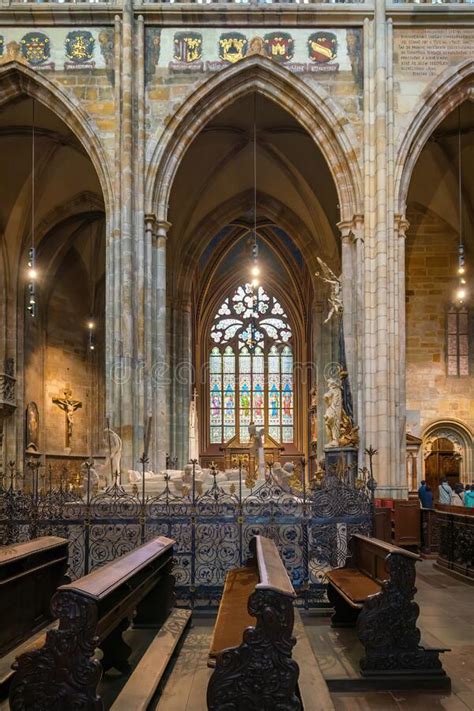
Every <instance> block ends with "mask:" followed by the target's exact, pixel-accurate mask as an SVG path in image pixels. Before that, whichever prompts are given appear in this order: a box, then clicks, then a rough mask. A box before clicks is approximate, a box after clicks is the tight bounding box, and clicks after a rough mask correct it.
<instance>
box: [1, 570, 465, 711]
mask: <svg viewBox="0 0 474 711" xmlns="http://www.w3.org/2000/svg"><path fill="white" fill-rule="evenodd" d="M417 587H418V595H417V600H418V602H419V604H420V607H421V608H422V613H421V615H420V628H421V631H422V637H423V640H424V641H425V642H426V643H427V644H429V645H431V646H435V647H450V648H451V652H449V653H446V654H444V655H443V665H444V668H445V670H446V672H447V673H448V674H449V676H450V677H451V680H452V692H451V694H446V693H445V692H442V693H418V692H399V693H395V692H371V693H337V694H336V693H333V694H332V699H333V702H334V705H335V708H336V711H372V710H373V711H385V709H386V710H387V711H392V710H397V709H398V710H400V709H402V710H403V711H418V709H419V710H420V711H441V710H445V711H467V710H468V709H471V711H474V609H473V607H474V606H473V603H474V587H472V586H470V585H467V584H465V583H462V582H458V581H457V580H455V579H453V578H451V577H450V576H448V575H446V574H445V573H442V572H440V571H438V570H436V569H435V568H433V564H432V562H431V561H423V562H421V563H419V564H418V566H417ZM302 618H303V621H304V624H305V628H306V631H307V634H308V637H309V639H310V642H311V644H312V646H313V649H314V651H315V654H316V655H317V658H318V660H319V663H320V667H321V670H322V672H323V675H324V676H325V677H336V676H337V677H340V676H352V675H353V674H354V673H355V672H354V670H355V668H356V665H357V660H358V658H359V657H360V649H359V648H358V643H357V642H356V641H355V639H354V634H353V631H351V630H343V629H342V630H333V629H331V627H330V620H329V617H328V616H327V615H320V614H312V615H302ZM213 624H214V618H213V617H211V616H198V615H195V616H194V618H193V623H192V627H191V628H190V630H189V632H188V634H187V636H186V638H185V640H184V642H183V644H182V647H181V649H180V651H179V654H178V655H177V657H176V659H175V662H174V665H173V667H172V668H171V669H170V671H169V673H168V676H167V677H166V678H165V679H164V681H163V683H162V691H161V694H160V695H159V697H158V701H157V703H156V705H155V708H156V709H157V711H206V688H207V682H208V680H209V676H210V674H211V670H210V669H208V667H207V666H206V662H207V652H208V649H209V644H210V639H211V634H212V628H213ZM126 634H127V635H133V636H135V635H137V638H136V639H135V645H134V653H133V658H132V659H131V662H132V666H134V665H135V663H136V662H137V661H138V660H139V658H140V656H141V655H142V654H143V652H144V651H145V649H146V646H147V645H148V644H149V642H150V633H149V632H145V633H144V632H143V631H130V632H127V633H126ZM137 643H138V644H137ZM125 681H126V679H125V678H124V677H120V676H119V675H118V674H117V675H114V674H107V676H106V679H105V684H104V683H103V684H102V685H101V690H100V691H101V694H102V696H103V699H104V702H105V704H104V705H105V708H108V707H109V706H110V704H111V702H112V699H113V698H114V697H115V696H116V694H117V693H118V692H119V691H120V689H121V688H122V686H123V685H124V683H125ZM317 708H318V707H317V702H315V706H314V711H317ZM7 709H8V704H7V703H5V702H3V703H1V702H0V711H6V710H7ZM130 711H133V710H132V709H131V710H130ZM306 711H308V710H307V709H306ZM311 711H313V710H312V709H311Z"/></svg>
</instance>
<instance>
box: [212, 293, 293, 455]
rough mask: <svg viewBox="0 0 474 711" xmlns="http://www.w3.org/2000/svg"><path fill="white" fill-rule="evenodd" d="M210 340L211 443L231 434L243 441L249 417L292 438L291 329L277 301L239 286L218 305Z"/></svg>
mask: <svg viewBox="0 0 474 711" xmlns="http://www.w3.org/2000/svg"><path fill="white" fill-rule="evenodd" d="M210 342H211V346H210V356H209V394H210V395H209V396H210V410H209V429H210V444H224V443H225V442H228V441H229V440H230V439H231V438H232V437H234V436H235V435H236V434H238V436H239V440H240V442H242V443H245V442H248V441H249V438H250V437H249V425H250V424H251V423H252V422H253V423H254V424H255V425H257V427H263V428H264V429H265V432H268V434H269V435H270V436H271V437H272V438H273V439H274V440H276V441H277V442H279V443H283V444H289V443H292V442H293V441H294V379H293V351H292V330H291V326H290V323H289V320H288V316H287V314H286V312H285V310H284V308H283V307H282V305H281V303H280V302H279V301H278V300H277V299H276V298H275V297H274V296H273V295H271V294H269V293H267V292H266V291H265V290H264V289H263V287H261V286H260V287H258V289H255V290H254V289H253V287H252V286H251V285H250V284H242V285H239V286H238V287H237V288H236V289H235V291H234V292H233V293H231V294H229V295H228V296H227V297H226V298H225V299H224V301H223V302H222V304H221V305H220V307H219V309H218V310H217V313H216V315H215V317H214V320H213V323H212V326H211V332H210Z"/></svg>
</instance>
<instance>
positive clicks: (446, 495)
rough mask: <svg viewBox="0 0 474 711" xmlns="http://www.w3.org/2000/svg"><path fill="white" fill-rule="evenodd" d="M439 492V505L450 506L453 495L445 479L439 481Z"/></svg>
mask: <svg viewBox="0 0 474 711" xmlns="http://www.w3.org/2000/svg"><path fill="white" fill-rule="evenodd" d="M438 492H439V503H440V504H450V503H451V496H452V495H453V490H452V489H451V487H450V486H449V484H448V480H447V479H446V477H444V478H443V479H441V482H440V485H439V487H438Z"/></svg>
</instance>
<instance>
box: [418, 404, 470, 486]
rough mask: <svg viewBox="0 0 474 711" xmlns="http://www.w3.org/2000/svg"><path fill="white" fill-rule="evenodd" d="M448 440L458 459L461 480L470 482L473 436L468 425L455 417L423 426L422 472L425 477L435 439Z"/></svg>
mask: <svg viewBox="0 0 474 711" xmlns="http://www.w3.org/2000/svg"><path fill="white" fill-rule="evenodd" d="M443 439H445V440H449V441H450V442H451V444H452V447H453V453H454V454H455V455H456V456H458V457H459V459H460V467H459V470H460V474H461V480H462V481H463V482H464V483H467V484H468V483H470V482H471V478H472V466H473V445H474V438H473V435H472V432H471V430H470V429H469V427H468V426H467V425H466V424H464V422H461V421H460V420H455V419H452V418H451V419H442V420H436V421H435V422H431V423H430V424H429V425H428V426H427V427H425V429H424V431H423V435H422V441H423V465H424V471H423V474H424V476H425V478H426V468H425V467H426V460H427V459H428V457H429V456H430V455H431V454H432V453H433V451H434V448H435V443H436V441H437V440H443Z"/></svg>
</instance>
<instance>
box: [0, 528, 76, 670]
mask: <svg viewBox="0 0 474 711" xmlns="http://www.w3.org/2000/svg"><path fill="white" fill-rule="evenodd" d="M67 561H68V542H67V540H66V539H64V538H56V537H55V536H45V537H43V538H36V539H34V540H32V541H28V542H27V543H18V544H15V545H11V546H2V547H1V548H0V609H1V610H3V611H4V614H3V615H2V624H1V625H0V655H1V656H3V655H4V654H6V653H7V652H9V651H10V650H11V649H13V647H15V646H17V645H18V644H21V643H22V642H23V641H24V640H25V639H27V638H28V637H30V636H31V635H33V634H34V633H35V632H36V631H37V630H38V629H40V628H41V627H43V626H45V625H46V624H47V623H48V622H50V621H51V620H52V616H51V611H50V604H51V598H52V597H53V595H54V593H55V592H56V589H57V587H58V586H59V585H61V583H63V582H65V574H66V570H67Z"/></svg>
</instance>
